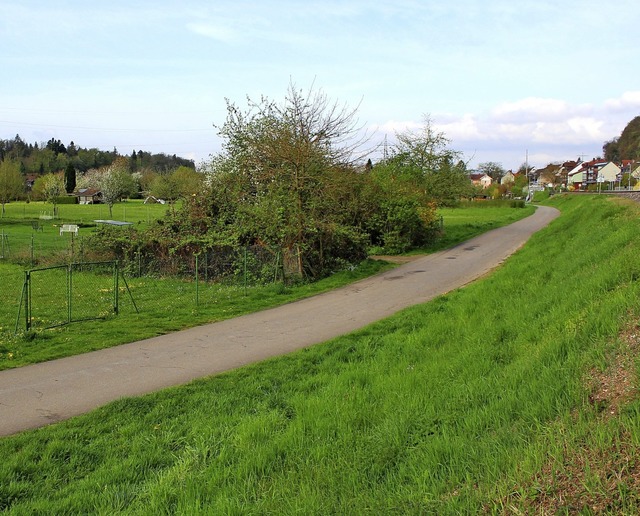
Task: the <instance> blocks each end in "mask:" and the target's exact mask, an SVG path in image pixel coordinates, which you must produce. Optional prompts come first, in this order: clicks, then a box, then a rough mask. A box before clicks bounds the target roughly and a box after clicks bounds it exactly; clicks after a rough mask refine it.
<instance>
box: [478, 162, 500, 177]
mask: <svg viewBox="0 0 640 516" xmlns="http://www.w3.org/2000/svg"><path fill="white" fill-rule="evenodd" d="M478 172H480V173H481V174H487V175H488V176H490V177H491V179H493V181H500V178H501V177H502V176H504V174H505V170H504V168H503V167H502V163H496V162H495V161H487V162H485V163H479V164H478Z"/></svg>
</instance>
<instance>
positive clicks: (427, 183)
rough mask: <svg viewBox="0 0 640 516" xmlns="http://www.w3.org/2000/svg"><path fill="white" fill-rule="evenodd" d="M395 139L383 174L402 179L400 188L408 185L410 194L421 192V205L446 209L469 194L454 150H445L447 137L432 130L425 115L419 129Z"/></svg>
mask: <svg viewBox="0 0 640 516" xmlns="http://www.w3.org/2000/svg"><path fill="white" fill-rule="evenodd" d="M396 137H397V140H398V143H397V144H396V145H395V146H394V147H393V148H392V151H391V157H390V158H388V159H387V160H386V164H387V165H389V167H387V171H390V170H393V174H392V175H393V177H396V178H402V180H401V181H402V182H403V183H404V186H403V188H405V189H406V188H407V187H408V185H411V187H410V188H411V189H413V190H414V191H416V192H422V194H421V196H422V200H420V201H419V202H420V204H421V205H422V206H426V203H428V202H435V203H436V204H437V205H439V206H447V205H451V204H455V203H456V202H458V201H459V199H460V198H461V197H467V196H469V195H471V190H472V188H471V185H470V181H469V178H468V176H467V175H466V173H465V170H466V167H465V166H464V162H462V161H461V160H460V159H459V153H458V152H457V151H454V150H452V149H450V148H449V147H448V145H449V140H448V138H447V137H446V136H445V135H444V133H441V132H439V131H437V130H435V129H434V127H433V125H432V122H431V119H430V118H429V117H428V116H426V115H425V117H424V125H423V127H422V128H420V129H418V130H417V131H405V132H403V133H400V134H398V135H396ZM455 163H457V164H455Z"/></svg>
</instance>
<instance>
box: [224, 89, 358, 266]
mask: <svg viewBox="0 0 640 516" xmlns="http://www.w3.org/2000/svg"><path fill="white" fill-rule="evenodd" d="M355 113H356V111H355V110H352V109H349V108H347V107H346V106H341V105H339V104H338V103H334V102H330V101H329V100H328V99H327V97H326V96H325V95H324V94H323V93H322V92H319V91H314V90H309V91H307V92H303V91H301V90H298V89H297V88H296V87H295V86H293V85H290V87H289V89H288V91H287V95H286V97H285V99H284V101H283V102H282V103H276V102H273V101H271V100H269V99H267V98H265V97H263V98H261V99H260V100H259V101H257V102H254V101H252V100H249V107H248V109H246V110H244V111H243V110H241V109H240V108H239V107H237V106H236V105H234V104H232V103H230V102H228V103H227V119H226V121H225V123H224V125H222V127H220V128H219V132H220V135H221V136H222V137H223V139H224V146H223V154H222V155H221V156H220V157H218V158H217V159H215V160H214V161H213V162H212V167H213V170H212V171H213V174H214V175H217V174H225V175H229V174H230V175H231V176H233V177H234V178H235V180H236V181H237V184H238V185H239V186H240V187H241V190H242V192H241V193H240V196H241V198H242V202H243V206H242V209H241V210H240V211H237V212H236V215H237V216H241V217H242V218H243V220H244V224H245V227H250V228H251V231H250V232H251V233H252V234H253V238H255V239H260V240H261V241H263V242H265V243H267V244H268V245H271V246H274V247H276V248H280V249H285V250H287V251H288V252H289V253H290V254H291V255H292V256H294V257H295V262H296V270H297V272H298V274H299V275H301V276H303V275H309V276H317V275H318V274H321V273H322V270H323V269H324V268H325V265H326V261H325V259H326V258H327V257H328V253H326V247H325V244H326V243H327V242H331V243H332V246H333V248H334V249H336V248H339V247H341V246H342V244H340V243H338V242H337V240H336V239H339V238H338V235H339V234H340V235H344V239H346V238H352V237H353V235H350V236H348V237H347V236H346V235H347V233H349V231H347V230H346V228H345V227H344V225H343V224H341V222H340V221H339V217H338V216H337V214H338V213H339V212H340V211H341V210H340V207H339V206H332V207H331V209H327V207H326V202H325V201H326V199H324V198H323V195H324V192H327V191H330V190H332V189H333V188H334V185H332V184H331V182H332V180H333V178H334V175H333V173H332V171H335V170H345V169H348V168H349V167H352V166H353V164H354V162H355V160H356V158H357V152H356V151H357V150H358V148H359V147H360V144H361V143H362V139H359V138H358V137H357V134H358V131H359V126H358V124H357V120H356V119H355ZM337 219H338V220H337ZM342 230H344V231H342ZM343 243H344V242H343ZM343 247H344V248H345V249H346V247H347V246H346V245H345V246H343Z"/></svg>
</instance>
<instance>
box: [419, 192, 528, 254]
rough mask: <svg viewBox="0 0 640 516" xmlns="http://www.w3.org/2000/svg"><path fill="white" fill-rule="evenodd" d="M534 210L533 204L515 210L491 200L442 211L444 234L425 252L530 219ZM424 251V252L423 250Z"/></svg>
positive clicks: (467, 203)
mask: <svg viewBox="0 0 640 516" xmlns="http://www.w3.org/2000/svg"><path fill="white" fill-rule="evenodd" d="M534 211H535V207H534V206H532V205H526V206H525V207H524V208H512V207H510V206H509V205H508V204H504V203H501V204H496V203H492V202H491V201H483V202H480V201H478V202H464V203H461V204H460V205H459V206H457V207H455V208H440V209H439V210H438V214H439V215H442V218H443V222H444V232H443V234H442V236H441V237H440V238H439V239H438V241H437V242H436V243H435V244H434V245H431V246H429V247H428V248H427V249H426V250H427V251H429V252H433V251H436V250H438V251H439V250H441V249H448V248H449V247H452V246H454V245H456V244H459V243H460V242H464V241H465V240H469V239H470V238H473V237H476V236H478V235H480V234H482V233H485V232H487V231H489V230H491V229H496V228H499V227H502V226H506V225H507V224H511V223H512V222H516V221H518V220H520V219H523V218H525V217H528V216H529V215H531V214H532V213H533V212H534ZM422 252H424V250H422Z"/></svg>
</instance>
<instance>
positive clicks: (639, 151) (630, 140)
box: [617, 116, 640, 160]
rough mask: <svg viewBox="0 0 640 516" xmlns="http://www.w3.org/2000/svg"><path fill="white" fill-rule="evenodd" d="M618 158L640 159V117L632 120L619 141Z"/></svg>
mask: <svg viewBox="0 0 640 516" xmlns="http://www.w3.org/2000/svg"><path fill="white" fill-rule="evenodd" d="M617 147H618V158H619V159H620V160H623V159H634V160H637V159H640V116H637V117H635V118H634V119H633V120H631V121H630V122H629V123H628V124H627V125H626V127H625V128H624V129H623V130H622V133H621V134H620V138H618V139H617Z"/></svg>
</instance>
